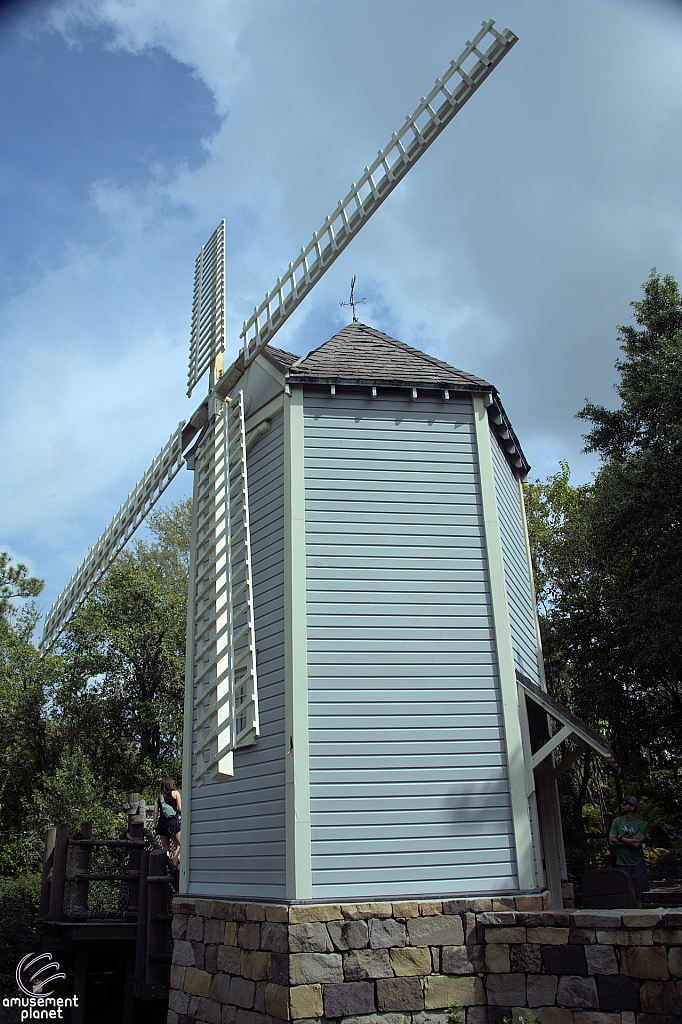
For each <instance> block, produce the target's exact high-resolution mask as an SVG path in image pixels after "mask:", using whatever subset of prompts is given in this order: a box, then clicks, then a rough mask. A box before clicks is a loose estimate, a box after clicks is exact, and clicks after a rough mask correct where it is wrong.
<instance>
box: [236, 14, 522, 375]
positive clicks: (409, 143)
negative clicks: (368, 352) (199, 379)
mask: <svg viewBox="0 0 682 1024" xmlns="http://www.w3.org/2000/svg"><path fill="white" fill-rule="evenodd" d="M494 24H495V22H494V21H492V20H490V21H484V22H483V24H482V26H481V29H480V31H479V32H478V33H477V34H476V35H475V36H474V38H473V40H472V41H471V42H467V44H466V47H465V49H464V51H463V52H462V53H461V54H460V56H459V57H458V58H457V60H453V61H451V62H450V67H449V68H448V70H447V71H446V72H445V74H444V75H443V76H442V78H437V79H436V84H435V86H434V87H433V89H432V90H431V92H430V93H429V94H428V96H423V97H422V99H421V101H420V103H419V106H418V107H417V109H416V110H415V111H414V113H413V114H410V115H408V117H407V118H406V119H405V124H404V125H403V126H402V128H400V130H399V131H397V132H394V133H393V135H392V136H391V140H390V142H389V143H388V145H387V146H385V147H384V148H383V149H380V150H379V154H378V156H377V157H376V159H375V160H374V162H373V163H372V164H371V165H370V166H369V167H365V170H364V173H363V175H362V177H361V178H360V180H359V181H358V182H357V184H356V183H353V185H352V186H351V190H350V192H349V193H348V195H347V196H346V198H345V199H340V200H339V202H338V205H337V208H336V210H335V211H334V213H333V214H332V215H331V217H326V218H325V221H324V224H323V225H322V227H321V228H320V229H319V231H316V232H315V233H314V235H313V237H312V240H311V241H310V242H308V244H307V245H306V246H304V247H303V248H302V249H301V252H300V254H299V255H298V256H297V258H296V259H295V260H294V262H293V263H290V264H289V267H288V269H287V271H286V273H285V274H284V275H283V277H280V278H278V279H277V284H276V286H275V287H274V288H273V289H272V291H270V292H268V293H267V294H266V296H265V298H264V300H263V301H262V302H261V304H260V306H257V307H256V308H255V309H254V311H253V314H252V316H251V317H250V318H249V319H248V320H245V321H244V327H243V330H242V333H241V335H240V337H241V339H242V343H243V353H242V357H241V358H240V359H239V360H237V361H236V362H235V364H234V365H233V367H231V368H230V370H229V371H228V373H227V374H226V375H225V378H226V379H225V381H224V382H223V386H224V388H226V389H230V388H232V387H233V386H234V384H235V383H236V381H237V380H238V379H239V376H240V375H241V373H243V371H244V369H246V367H247V366H249V364H250V363H252V362H253V360H254V359H255V358H256V357H257V356H258V355H259V354H260V353H261V352H262V351H263V349H264V348H265V346H266V345H267V344H269V342H270V341H271V340H272V338H273V336H274V334H276V332H277V331H278V330H279V329H280V327H281V326H282V325H283V324H284V323H285V322H286V320H288V318H289V317H290V316H291V314H292V313H293V311H294V310H295V309H296V308H297V306H298V305H299V304H300V303H301V302H302V301H303V299H304V298H305V296H306V295H307V294H308V292H309V291H310V290H311V289H312V288H313V287H314V285H315V284H316V283H317V282H318V281H319V279H320V278H321V277H322V275H323V274H324V273H325V271H326V270H327V269H328V268H329V267H330V266H331V264H332V263H333V262H334V260H336V259H337V257H338V256H339V255H340V254H341V252H342V251H343V250H344V249H345V248H346V246H347V245H348V243H349V242H350V241H351V239H352V238H353V237H354V236H355V235H356V234H357V233H358V231H360V229H361V228H362V226H363V224H365V223H366V222H367V221H368V220H369V218H370V217H371V216H372V214H373V213H375V212H376V210H377V209H378V208H379V206H381V204H382V203H383V201H384V199H386V197H387V196H388V195H390V193H391V192H392V191H393V189H394V188H395V187H396V185H397V184H398V183H399V182H400V181H401V180H402V179H403V178H404V177H405V175H406V174H407V172H408V171H409V169H410V168H411V167H412V166H413V165H414V164H415V163H416V162H417V160H418V159H419V157H420V156H422V154H423V153H425V152H426V150H427V149H428V147H429V146H430V145H431V143H432V142H434V141H435V139H436V138H437V137H438V136H439V135H440V133H441V132H442V131H443V129H444V128H445V127H447V125H448V124H449V123H450V121H451V120H452V118H453V117H454V116H455V114H457V113H458V111H460V110H461V109H462V107H463V106H464V104H465V103H466V102H467V100H468V99H470V97H471V96H473V94H474V93H475V92H476V90H477V89H478V87H479V86H480V85H481V84H482V83H483V82H484V81H485V79H486V78H487V77H488V75H489V74H490V73H491V72H492V71H493V70H494V68H495V67H496V66H497V65H498V64H499V62H500V61H501V60H502V58H503V57H504V56H505V55H506V54H507V53H508V52H509V50H510V49H511V48H512V46H513V45H514V43H516V42H517V41H518V37H517V36H516V35H515V34H514V33H513V32H511V31H510V30H509V29H504V31H502V32H498V31H497V30H496V29H495V28H494V27H493V26H494ZM488 35H489V36H491V37H492V41H491V43H490V45H489V47H488V49H487V50H486V51H485V53H483V52H482V51H481V50H480V49H479V45H480V44H481V43H482V42H483V40H484V39H485V38H486V36H488ZM467 65H470V66H467ZM453 78H455V85H454V88H452V89H449V88H448V83H449V82H450V81H451V80H452V79H453ZM434 103H435V104H436V106H435V107H434Z"/></svg>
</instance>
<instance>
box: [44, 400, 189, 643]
mask: <svg viewBox="0 0 682 1024" xmlns="http://www.w3.org/2000/svg"><path fill="white" fill-rule="evenodd" d="M184 425H185V421H184V420H183V421H182V423H181V424H180V426H179V427H178V429H177V430H176V431H175V432H174V433H173V434H171V437H170V440H169V441H168V442H167V444H165V445H164V446H163V448H162V449H161V451H160V452H159V454H158V455H157V456H156V458H155V459H154V461H153V462H152V464H151V466H150V467H149V469H148V470H147V472H146V473H145V474H144V476H143V477H142V479H141V480H140V482H139V484H137V486H136V487H135V490H134V491H132V492H131V493H130V494H129V495H128V498H127V500H126V501H124V502H123V504H122V505H121V507H120V509H119V510H118V512H117V513H116V515H115V516H114V518H113V519H112V520H111V522H110V523H109V525H108V526H107V528H106V530H105V531H104V533H103V534H102V536H101V537H100V538H99V540H98V541H97V543H96V544H95V546H94V547H92V548H91V549H90V551H89V552H88V554H87V555H86V557H85V560H84V561H83V564H82V565H81V566H79V568H78V570H77V571H76V573H75V574H74V576H73V577H72V578H71V581H70V582H69V584H68V585H67V586H66V588H65V589H64V590H63V591H62V593H61V594H60V595H59V597H58V598H57V600H56V601H55V603H54V604H53V605H52V607H51V609H50V611H49V612H48V614H47V617H46V619H45V627H44V630H43V638H42V640H41V643H40V646H41V649H42V650H43V651H46V650H47V649H48V648H50V647H51V646H52V644H53V643H54V642H55V640H56V639H57V637H58V636H59V634H60V633H61V632H62V630H63V629H64V627H65V626H66V624H67V622H68V621H69V619H70V618H71V616H72V615H73V614H74V613H75V612H76V611H77V610H78V608H79V607H80V606H81V605H82V604H83V602H84V601H85V599H86V598H87V596H88V594H89V593H90V592H91V590H92V588H93V587H94V586H95V584H96V583H97V581H98V580H99V579H100V578H101V577H102V576H103V575H104V573H105V572H106V571H107V569H108V568H109V566H110V565H111V563H112V562H113V561H114V559H115V558H116V556H117V555H118V554H120V552H121V551H122V550H123V548H124V546H125V545H126V543H127V542H128V541H129V540H130V538H131V537H132V535H133V533H134V532H135V530H136V529H137V528H138V526H139V525H140V523H141V522H142V520H143V519H144V517H145V516H146V515H147V513H148V512H149V511H150V510H151V509H152V508H153V507H154V505H155V504H156V502H157V501H158V499H159V498H160V497H161V495H162V494H163V492H164V491H165V490H166V488H167V487H168V485H169V483H170V482H171V480H172V479H173V477H175V476H176V474H177V473H178V472H179V471H180V469H181V467H182V464H183V461H184V460H183V457H182V428H183V427H184Z"/></svg>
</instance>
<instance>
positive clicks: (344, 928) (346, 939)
mask: <svg viewBox="0 0 682 1024" xmlns="http://www.w3.org/2000/svg"><path fill="white" fill-rule="evenodd" d="M383 923H384V922H383V921H381V922H379V921H370V926H371V925H372V924H383ZM391 924H397V921H391ZM403 931H404V929H403ZM327 932H328V933H329V937H330V939H331V941H332V943H333V947H334V949H338V950H345V949H364V948H365V946H366V945H367V943H368V942H369V927H368V925H367V922H366V921H330V922H329V924H328V925H327Z"/></svg>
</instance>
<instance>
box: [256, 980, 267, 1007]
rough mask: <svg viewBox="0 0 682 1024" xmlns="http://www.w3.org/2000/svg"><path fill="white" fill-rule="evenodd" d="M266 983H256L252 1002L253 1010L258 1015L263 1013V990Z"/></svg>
mask: <svg viewBox="0 0 682 1024" xmlns="http://www.w3.org/2000/svg"><path fill="white" fill-rule="evenodd" d="M267 984H268V983H267V981H257V982H256V995H255V998H254V1001H253V1008H254V1010H256V1011H257V1012H258V1013H265V989H266V988H267Z"/></svg>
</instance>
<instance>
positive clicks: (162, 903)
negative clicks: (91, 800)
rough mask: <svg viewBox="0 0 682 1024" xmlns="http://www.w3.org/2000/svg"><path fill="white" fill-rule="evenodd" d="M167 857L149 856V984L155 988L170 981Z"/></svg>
mask: <svg viewBox="0 0 682 1024" xmlns="http://www.w3.org/2000/svg"><path fill="white" fill-rule="evenodd" d="M166 864H167V859H166V854H165V853H164V851H163V850H153V851H152V852H151V853H150V854H149V874H148V882H147V890H148V896H147V982H148V983H150V984H152V985H163V984H164V982H166V979H167V971H168V967H167V963H166V960H167V959H168V960H169V962H170V958H168V957H167V954H166V924H167V919H168V914H167V912H166V894H167V890H168V884H169V883H168V881H165V882H164V881H163V880H164V879H167V878H168V876H167V873H166Z"/></svg>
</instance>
